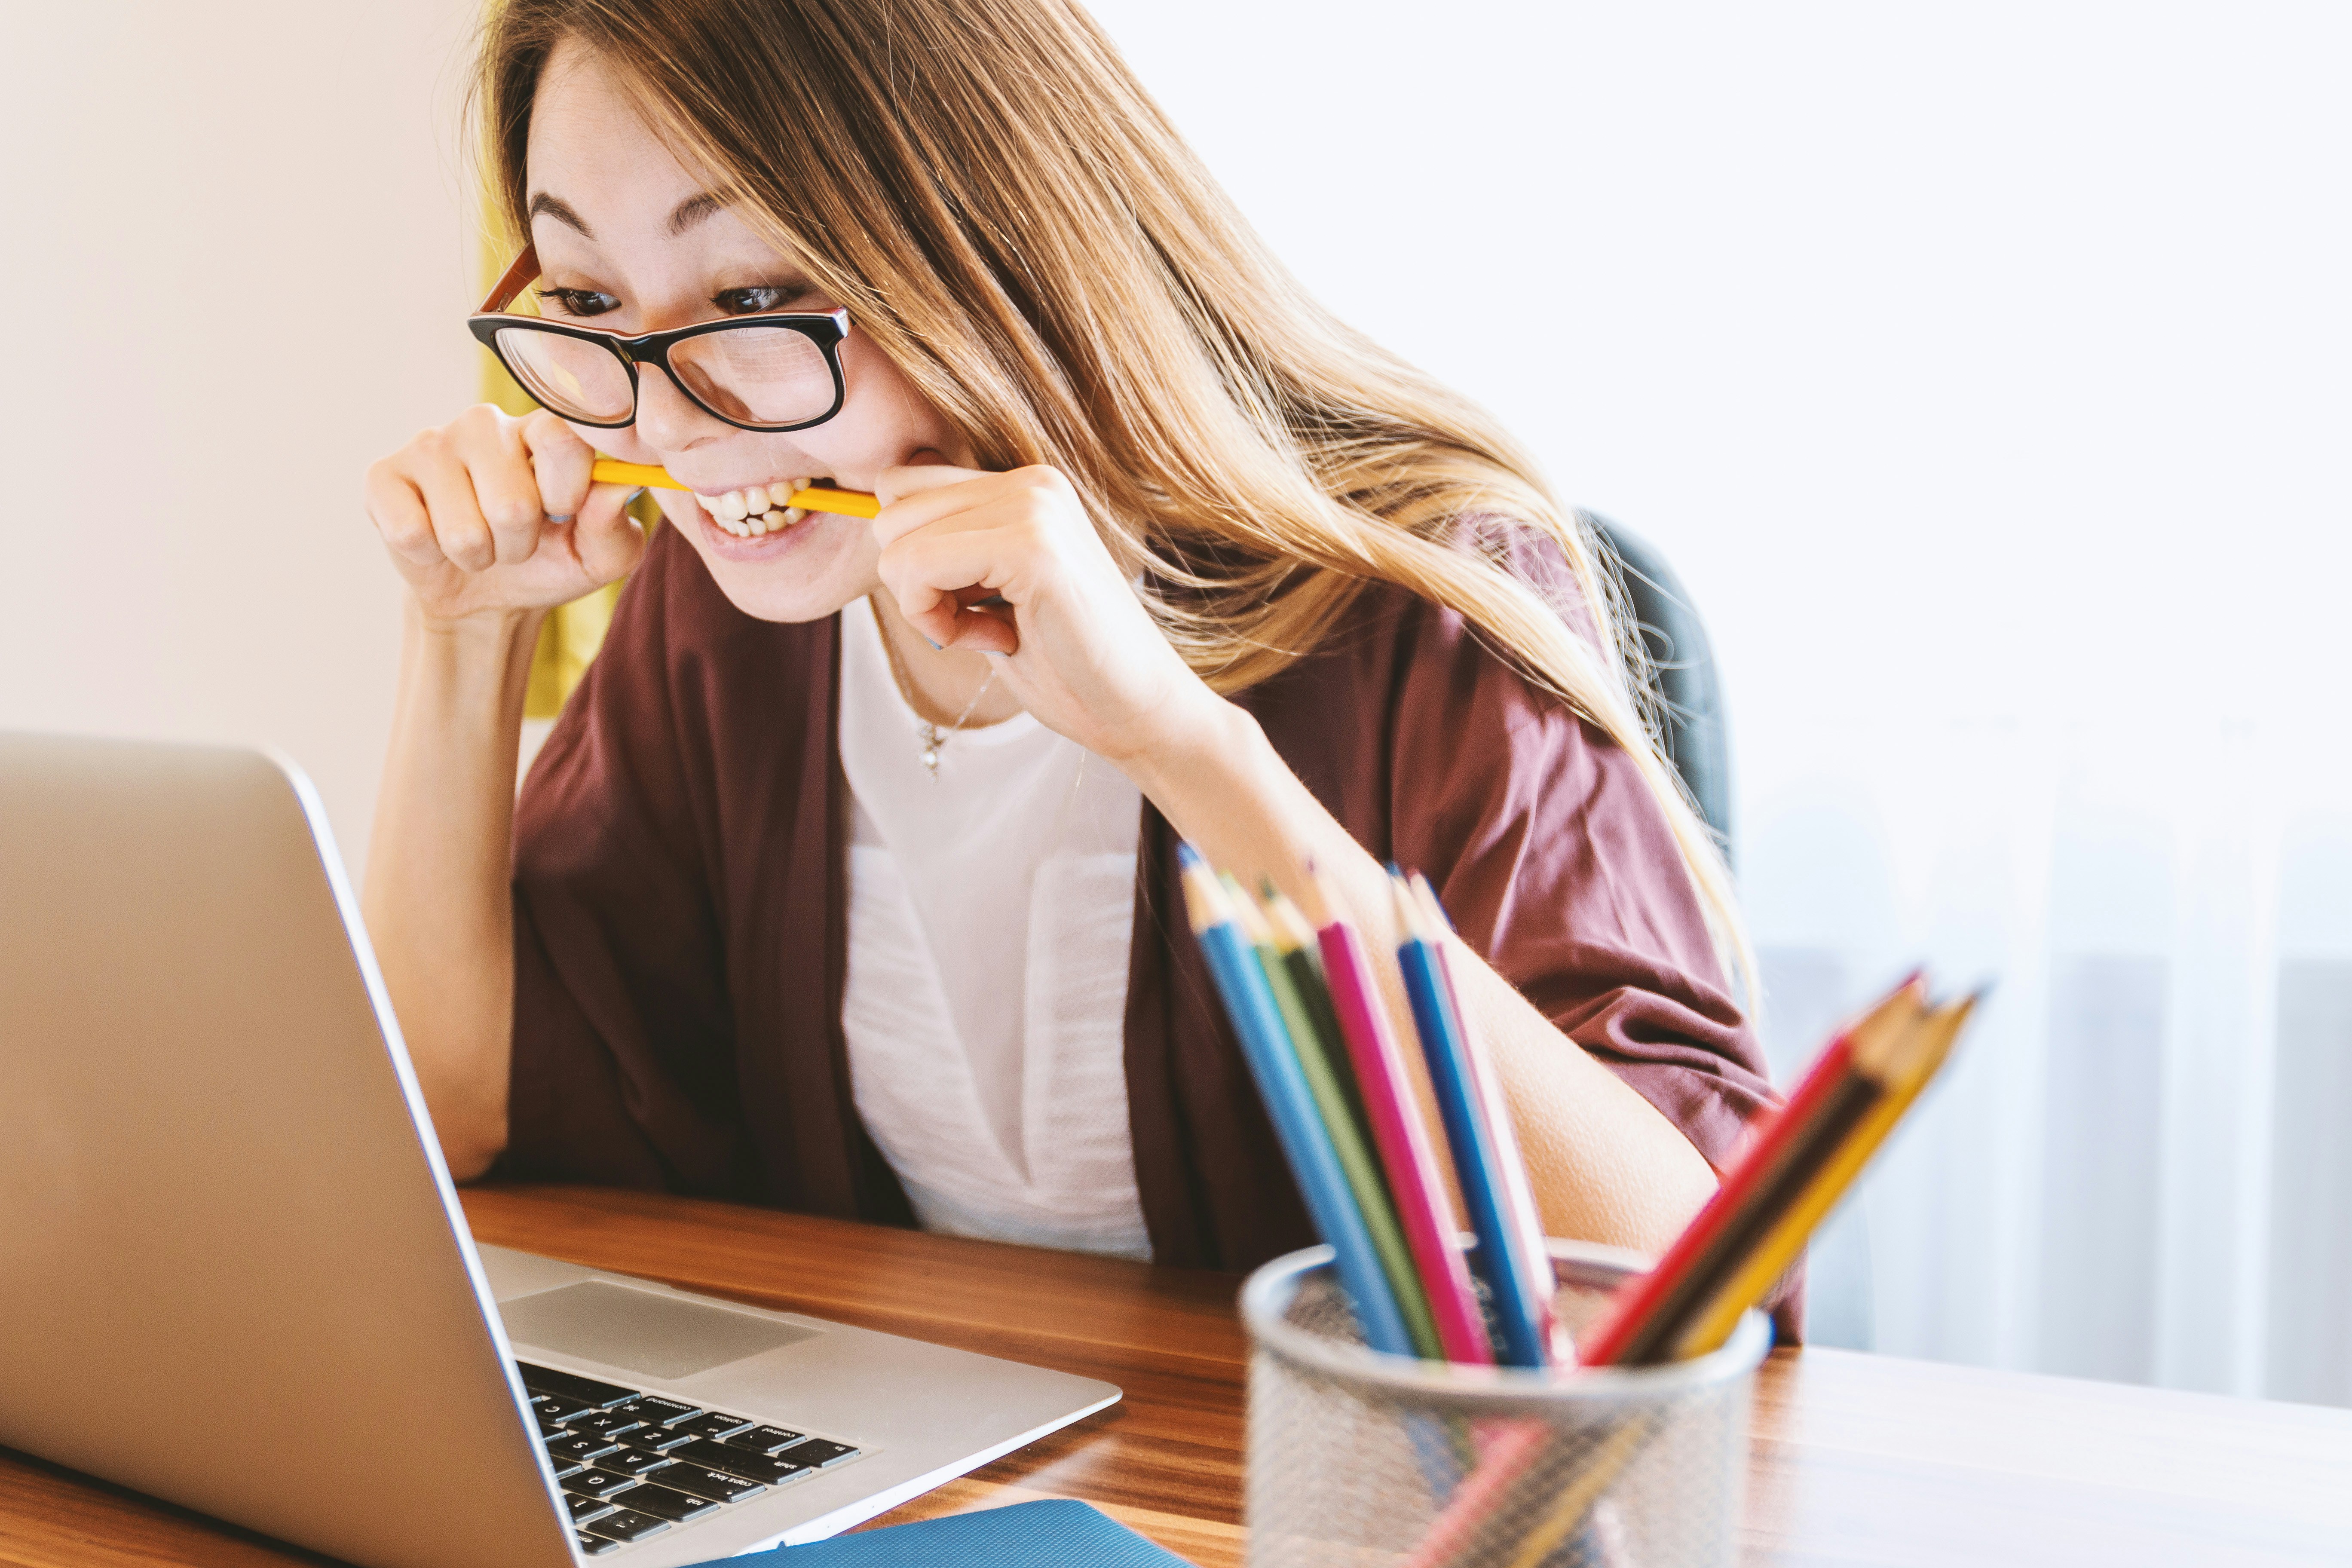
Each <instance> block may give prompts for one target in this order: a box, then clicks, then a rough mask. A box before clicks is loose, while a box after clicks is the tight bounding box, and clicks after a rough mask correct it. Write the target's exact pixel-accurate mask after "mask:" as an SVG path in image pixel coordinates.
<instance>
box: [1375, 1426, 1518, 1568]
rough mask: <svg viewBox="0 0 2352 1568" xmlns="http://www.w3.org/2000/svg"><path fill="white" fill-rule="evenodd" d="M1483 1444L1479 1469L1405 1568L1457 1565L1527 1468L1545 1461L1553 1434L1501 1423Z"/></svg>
mask: <svg viewBox="0 0 2352 1568" xmlns="http://www.w3.org/2000/svg"><path fill="white" fill-rule="evenodd" d="M1493 1426H1494V1430H1493V1431H1492V1433H1491V1434H1490V1435H1489V1436H1486V1440H1485V1441H1483V1442H1482V1443H1481V1444H1480V1445H1479V1454H1478V1464H1477V1468H1475V1469H1473V1470H1472V1471H1471V1472H1470V1474H1469V1476H1468V1477H1467V1478H1466V1479H1465V1480H1464V1481H1463V1482H1462V1484H1461V1485H1460V1486H1458V1487H1456V1488H1454V1495H1453V1496H1452V1497H1451V1498H1449V1499H1447V1500H1446V1503H1445V1507H1444V1509H1442V1510H1439V1512H1438V1515H1437V1517H1436V1518H1435V1519H1433V1520H1432V1521H1430V1523H1429V1528H1428V1529H1427V1530H1426V1531H1423V1532H1422V1537H1421V1540H1420V1541H1418V1542H1415V1543H1414V1545H1413V1549H1412V1556H1410V1557H1408V1558H1406V1559H1405V1562H1404V1568H1441V1565H1442V1564H1444V1563H1450V1562H1452V1561H1454V1559H1455V1558H1456V1557H1457V1556H1458V1555H1459V1554H1460V1553H1461V1552H1462V1550H1463V1548H1464V1547H1465V1546H1468V1545H1469V1544H1470V1543H1471V1542H1472V1541H1473V1540H1475V1538H1476V1536H1477V1533H1478V1531H1479V1527H1480V1526H1482V1525H1484V1524H1486V1522H1487V1521H1488V1520H1490V1519H1491V1518H1492V1517H1493V1516H1494V1515H1495V1514H1496V1512H1497V1511H1498V1507H1499V1505H1500V1504H1501V1502H1502V1501H1503V1499H1504V1496H1505V1494H1506V1493H1507V1492H1508V1491H1509V1489H1510V1488H1511V1487H1512V1485H1513V1483H1515V1482H1517V1480H1518V1479H1519V1478H1520V1477H1521V1476H1524V1475H1525V1474H1527V1472H1528V1467H1529V1466H1530V1465H1532V1464H1534V1463H1535V1462H1536V1460H1537V1459H1538V1458H1541V1457H1542V1455H1543V1451H1544V1449H1545V1447H1547V1446H1548V1445H1549V1442H1550V1439H1551V1430H1550V1428H1549V1427H1548V1426H1545V1425H1544V1424H1543V1423H1542V1422H1541V1421H1536V1420H1517V1421H1501V1422H1496V1423H1494V1424H1493Z"/></svg>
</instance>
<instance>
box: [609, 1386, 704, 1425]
mask: <svg viewBox="0 0 2352 1568" xmlns="http://www.w3.org/2000/svg"><path fill="white" fill-rule="evenodd" d="M613 1414H614V1415H626V1416H629V1417H631V1418H632V1419H634V1420H637V1421H642V1422H644V1423H645V1424H646V1426H669V1425H670V1424H671V1423H672V1422H676V1421H683V1420H685V1419H686V1418H687V1417H688V1416H689V1415H701V1414H702V1410H701V1407H700V1406H699V1405H680V1404H679V1403H678V1402H677V1400H675V1399H657V1398H656V1397H655V1396H654V1395H652V1394H639V1395H638V1396H637V1397H636V1398H635V1399H632V1400H630V1401H629V1402H628V1403H626V1404H625V1405H614V1406H613Z"/></svg>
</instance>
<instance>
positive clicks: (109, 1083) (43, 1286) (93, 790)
mask: <svg viewBox="0 0 2352 1568" xmlns="http://www.w3.org/2000/svg"><path fill="white" fill-rule="evenodd" d="M489 1302H490V1298H489V1295H488V1290H487V1288H486V1286H485V1284H484V1281H483V1279H482V1274H481V1268H480V1263H479V1261H478V1258H476V1256H475V1254H474V1250H473V1246H472V1242H471V1240H470V1237H469V1236H468V1233H467V1228H466V1226H465V1223H464V1219H463V1215H462V1214H461V1213H460V1211H459V1210H458V1208H457V1197H456V1194H455V1192H454V1191H453V1189H452V1188H451V1186H450V1184H449V1180H448V1175H447V1173H446V1171H445V1170H444V1169H443V1167H442V1163H441V1157H440V1152H439V1149H438V1147H437V1145H436V1142H435V1141H434V1139H433V1137H432V1134H431V1131H430V1122H429V1121H428V1120H427V1118H426V1116H425V1109H424V1102H423V1100H422V1099H421V1097H420V1096H419V1094H418V1091H417V1088H416V1084H415V1078H414V1076H413V1074H412V1073H411V1072H410V1069H409V1066H408V1060H407V1056H406V1053H405V1051H404V1049H403V1048H402V1046H401V1043H400V1037H399V1033H398V1027H397V1025H396V1024H395V1023H394V1019H393V1016H392V1011H391V1008H390V1006H389V1005H388V1004H387V1003H386V1001H385V999H384V994H383V985H382V983H381V981H380V980H379V978H378V977H377V975H376V973H375V967H374V961H373V957H372V956H371V954H370V952H369V951H368V947H367V942H366V939H365V936H364V934H363V933H362V930H361V927H360V923H359V920H358V917H357V913H356V910H355V909H354V906H353V903H352V898H351V893H350V889H349V888H348V887H347V886H346V885H345V882H344V879H343V876H342V872H341V862H340V861H339V860H338V858H336V855H335V852H334V848H333V846H332V842H331V837H330V835H329V832H328V829H327V826H326V820H325V816H324V813H323V812H322V811H321V809H320V805H319V803H318V800H317V797H316V795H314V794H313V793H312V791H311V789H310V785H309V784H308V783H307V781H305V780H304V779H303V778H302V777H301V775H300V773H299V771H298V770H296V769H294V768H293V767H292V766H291V765H290V764H287V763H282V762H280V761H277V760H273V759H271V758H269V757H266V756H264V755H262V754H260V753H257V752H246V751H236V750H226V749H211V748H199V747H182V746H163V745H152V744H144V743H134V742H102V741H87V740H71V739H62V738H55V737H39V736H23V735H0V1445H5V1446H7V1447H15V1448H18V1449H22V1450H24V1451H26V1452H27V1453H31V1454H35V1455H38V1456H40V1457H42V1458H47V1459H51V1460H54V1461H56V1462H58V1463H59V1464H63V1465H67V1466H69V1467H71V1468H76V1469H79V1470H84V1471H88V1472H89V1473H91V1474H93V1475H97V1476H101V1477H104V1478H105V1479H109V1480H113V1481H117V1482H120V1483H121V1484H123V1485H125V1486H129V1487H132V1488H135V1489H139V1490H141V1491H143V1492H148V1493H151V1494H152V1495H154V1496H157V1497H162V1498H164V1499H168V1500H171V1501H173V1502H178V1503H182V1504H184V1505H186V1506H188V1507H190V1508H194V1509H196V1510H201V1511H203V1512H205V1513H209V1514H213V1515H215V1516H217V1517H219V1518H222V1519H226V1520H229V1521H234V1522H236V1523H238V1524H242V1525H246V1526H247V1527H249V1528H252V1529H255V1530H257V1531H263V1532H265V1533H267V1534H270V1535H274V1536H277V1537H279V1538H281V1539H284V1540H287V1541H290V1542H297V1543H299V1544H300V1545H303V1546H308V1547H310V1548H313V1549H315V1550H318V1551H320V1552H328V1553H330V1554H331V1555H333V1556H336V1557H339V1558H342V1559H344V1560H346V1561H349V1562H352V1563H361V1564H364V1565H366V1568H412V1565H413V1568H428V1565H429V1568H467V1565H469V1564H490V1563H498V1564H502V1565H504V1564H515V1565H520V1568H538V1565H541V1564H546V1565H549V1568H553V1565H558V1564H569V1563H572V1562H574V1561H575V1558H574V1556H573V1552H572V1546H571V1531H570V1530H569V1528H568V1526H567V1525H566V1524H565V1523H564V1521H563V1516H562V1513H561V1512H560V1508H561V1504H560V1502H559V1500H558V1496H557V1493H556V1491H555V1489H554V1487H553V1483H552V1482H551V1479H549V1476H548V1473H547V1471H546V1469H545V1468H544V1465H543V1462H542V1460H541V1456H540V1453H539V1449H538V1444H537V1442H536V1439H535V1436H534V1435H533V1432H532V1429H531V1427H530V1425H529V1423H528V1422H527V1420H526V1417H525V1414H524V1408H523V1403H522V1402H523V1398H524V1395H523V1394H522V1392H521V1389H520V1384H517V1383H516V1381H515V1380H514V1377H513V1374H512V1373H511V1371H510V1369H509V1356H508V1350H507V1345H506V1342H505V1339H504V1335H503V1332H502V1331H501V1329H500V1328H499V1321H498V1318H497V1315H496V1313H495V1311H494V1310H491V1308H490V1305H489Z"/></svg>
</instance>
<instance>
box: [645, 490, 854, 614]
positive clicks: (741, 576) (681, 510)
mask: <svg viewBox="0 0 2352 1568" xmlns="http://www.w3.org/2000/svg"><path fill="white" fill-rule="evenodd" d="M661 501H662V515H663V517H664V518H666V519H667V521H668V522H669V525H670V526H671V527H673V528H675V529H677V531H678V532H680V533H681V534H684V535H685V536H686V540H687V542H688V543H689V544H691V545H693V546H694V550H695V553H697V554H698V555H700V556H701V557H702V561H703V564H704V565H706V566H708V567H709V569H710V576H711V580H712V581H713V582H715V583H717V584H719V592H720V593H722V594H724V595H727V598H728V601H729V602H730V604H732V605H734V606H735V607H736V608H737V609H739V610H740V611H742V612H743V613H744V614H745V615H747V616H753V617H755V618H757V619H759V620H762V621H789V622H795V623H797V622H802V621H818V620H823V619H824V617H825V616H829V615H832V614H833V613H834V612H835V611H836V610H838V609H840V608H841V607H842V606H843V605H846V604H847V603H849V601H850V600H852V599H855V598H856V597H858V596H859V595H862V594H866V593H868V592H870V591H871V590H872V589H873V587H874V584H875V581H876V575H877V574H876V568H875V563H876V558H877V555H878V554H879V552H878V551H877V550H876V548H875V545H874V528H873V524H871V523H869V522H867V521H866V520H865V519H864V518H856V517H841V516H838V515H836V514H835V513H833V512H824V511H813V512H809V513H807V514H806V515H805V516H803V518H802V519H801V520H800V521H798V522H795V523H793V525H792V526H791V527H789V528H785V529H782V530H780V531H776V532H773V533H769V534H766V535H763V536H761V537H760V538H756V539H743V538H739V537H738V536H736V535H734V534H732V533H729V532H727V531H724V530H722V529H721V528H720V527H719V525H718V523H716V522H715V521H712V520H711V518H710V516H709V513H707V512H706V511H704V510H703V509H702V508H701V507H700V506H699V505H698V504H696V502H695V501H694V500H692V499H691V498H689V497H684V496H680V497H677V499H676V500H672V499H671V498H670V497H668V496H664V497H662V498H661Z"/></svg>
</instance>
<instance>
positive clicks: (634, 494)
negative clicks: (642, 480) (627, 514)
mask: <svg viewBox="0 0 2352 1568" xmlns="http://www.w3.org/2000/svg"><path fill="white" fill-rule="evenodd" d="M645 493H646V487H645V486H643V485H639V486H638V487H637V488H636V489H633V490H631V491H630V492H629V499H628V500H625V501H623V502H622V503H621V504H622V505H623V506H627V505H629V504H631V503H632V502H634V501H635V500H636V499H637V498H638V497H639V496H641V495H643V494H645Z"/></svg>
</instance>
